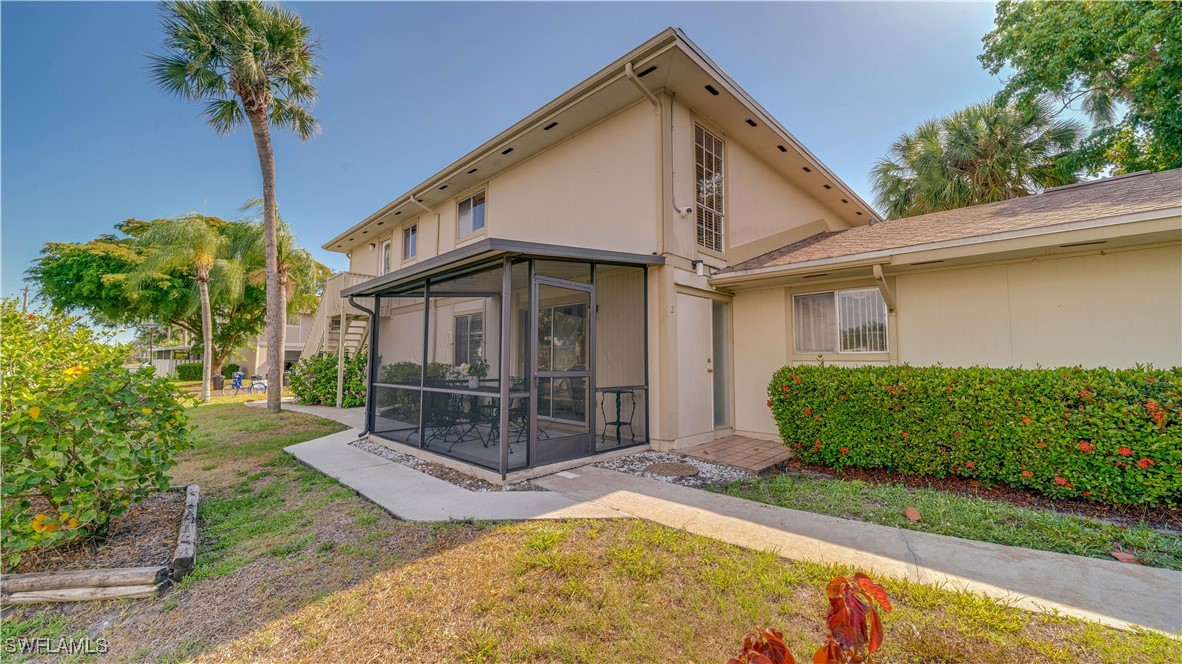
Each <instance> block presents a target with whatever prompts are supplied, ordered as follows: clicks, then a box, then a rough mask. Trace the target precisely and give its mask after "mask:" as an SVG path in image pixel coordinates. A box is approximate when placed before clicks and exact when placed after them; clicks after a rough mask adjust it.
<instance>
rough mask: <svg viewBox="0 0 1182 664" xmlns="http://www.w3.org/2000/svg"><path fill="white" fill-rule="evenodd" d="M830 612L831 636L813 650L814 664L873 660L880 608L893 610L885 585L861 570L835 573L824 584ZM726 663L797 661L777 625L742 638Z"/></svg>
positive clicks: (878, 639) (792, 663) (784, 663)
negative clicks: (740, 646)
mask: <svg viewBox="0 0 1182 664" xmlns="http://www.w3.org/2000/svg"><path fill="white" fill-rule="evenodd" d="M825 593H826V594H827V595H828V596H829V613H828V614H826V615H825V624H826V626H827V627H829V638H828V639H827V640H826V642H825V645H823V646H821V648H820V649H819V650H817V652H816V653H814V654H813V664H830V663H833V664H852V663H854V662H866V663H872V662H873V661H874V660H873V659H872V658H871V657H870V655H871V654H873V653H874V651H876V650H878V648H879V647H880V646H881V645H882V621H881V620H880V619H879V617H878V608H879V607H882V609H883V610H884V611H890V610H891V601H890V600H889V599H887V596H886V591H885V590H883V589H882V586H880V585H878V584H877V583H875V582H873V581H871V580H870V577H868V576H866V575H865V574H862V573H861V572H859V573H857V574H854V577H853V578H852V579H851V578H848V577H844V576H838V577H834V578H833V580H832V581H830V582H829V584H828V585H827V586H825ZM727 664H796V660H795V659H793V658H792V653H791V652H790V651H789V650H788V645H787V644H786V643H784V635H783V634H781V633H780V632H779V631H777V630H774V629H770V628H769V629H760V628H756V631H755V632H753V633H751V634H748V635H747V636H746V638H744V639H743V651H742V652H741V653H740V654H739V656H738V657H732V658H730V659H729V660H727Z"/></svg>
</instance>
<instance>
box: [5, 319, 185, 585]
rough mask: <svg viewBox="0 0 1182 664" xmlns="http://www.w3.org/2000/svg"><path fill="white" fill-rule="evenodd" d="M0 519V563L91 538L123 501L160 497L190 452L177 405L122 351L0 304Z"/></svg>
mask: <svg viewBox="0 0 1182 664" xmlns="http://www.w3.org/2000/svg"><path fill="white" fill-rule="evenodd" d="M0 326H2V327H0V355H3V357H4V362H3V365H2V366H0V456H2V457H3V459H4V482H3V488H2V489H0V493H2V499H3V500H2V502H3V510H2V514H0V525H2V534H0V541H2V542H3V549H2V552H3V556H4V563H5V565H6V566H7V567H9V568H11V567H13V566H15V565H16V564H17V563H19V562H20V552H22V551H26V550H28V549H29V548H31V547H36V546H51V545H54V544H57V543H60V542H63V541H66V540H72V539H76V538H79V537H89V536H101V535H103V534H105V533H106V531H107V528H108V525H109V523H110V520H111V518H113V517H115V516H118V515H120V514H122V513H123V512H125V511H126V510H127V509H128V506H129V505H130V504H131V503H133V502H139V501H140V500H143V499H144V498H145V497H147V496H149V495H151V494H153V493H155V492H157V491H163V490H165V489H167V488H168V484H169V480H168V470H169V469H170V468H171V467H172V466H173V459H174V457H175V455H176V454H177V452H179V451H181V450H182V449H184V448H186V447H187V446H188V445H189V435H188V429H187V426H188V419H187V416H186V414H185V409H184V406H183V402H184V395H183V394H182V393H181V392H180V391H179V390H178V389H177V388H176V386H175V385H174V383H173V382H172V381H171V380H169V379H168V378H166V377H164V376H157V375H156V374H155V372H154V371H153V370H152V369H151V368H150V367H145V368H141V369H139V370H138V371H135V372H132V371H129V370H127V369H126V368H124V366H123V363H124V362H125V360H126V359H127V357H128V354H129V352H130V351H129V349H128V347H127V346H119V345H115V344H112V343H105V342H106V341H109V340H108V339H106V338H104V337H100V336H99V335H97V334H96V333H94V332H92V331H91V330H90V329H88V328H86V327H85V326H83V325H82V324H81V323H79V322H78V321H77V320H76V319H74V318H68V317H65V316H61V315H57V314H50V315H42V314H22V313H21V312H20V311H19V309H18V307H17V305H16V302H15V300H12V299H4V300H3V301H0Z"/></svg>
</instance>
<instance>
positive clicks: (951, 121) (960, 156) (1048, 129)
mask: <svg viewBox="0 0 1182 664" xmlns="http://www.w3.org/2000/svg"><path fill="white" fill-rule="evenodd" d="M1083 131H1084V127H1083V124H1082V123H1080V122H1078V121H1075V120H1054V119H1053V112H1052V110H1051V109H1050V107H1049V105H1048V104H1046V103H1040V104H1038V105H1035V106H1034V107H1032V108H1030V109H1025V110H1020V109H1018V108H1014V107H1008V106H1002V105H999V104H996V103H993V102H984V103H980V104H974V105H973V106H969V107H968V108H965V109H962V110H959V111H956V112H955V113H952V114H951V115H948V116H946V117H943V118H938V119H934V120H928V121H926V122H924V123H922V124H920V125H919V126H918V127H916V128H915V130H914V131H912V132H910V133H905V134H903V135H902V136H900V137H899V138H898V139H896V140H895V142H894V143H892V144H891V149H890V152H889V153H888V154H887V156H886V157H885V158H883V159H881V160H879V162H878V163H877V164H876V165H875V167H874V172H873V180H874V191H875V194H876V197H877V201H876V202H877V203H878V206H879V208H880V209H881V210H883V211H885V213H886V216H887V217H888V218H890V219H898V218H900V217H910V216H914V215H917V214H927V213H929V212H940V211H943V210H952V209H955V208H960V207H965V206H969V205H979V204H981V203H992V202H994V201H1002V200H1006V199H1009V198H1016V197H1019V196H1026V195H1027V194H1031V193H1035V192H1038V191H1041V190H1042V189H1044V188H1046V187H1056V186H1060V185H1064V184H1071V183H1072V182H1076V181H1077V180H1078V172H1079V171H1078V169H1077V168H1076V167H1075V166H1074V163H1073V160H1072V159H1071V157H1072V154H1071V151H1072V150H1073V149H1074V148H1075V147H1076V145H1077V144H1078V143H1079V140H1080V137H1081V135H1082V134H1083Z"/></svg>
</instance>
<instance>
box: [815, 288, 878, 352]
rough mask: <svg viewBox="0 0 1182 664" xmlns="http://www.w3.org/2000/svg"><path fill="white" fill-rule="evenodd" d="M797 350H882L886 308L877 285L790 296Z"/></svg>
mask: <svg viewBox="0 0 1182 664" xmlns="http://www.w3.org/2000/svg"><path fill="white" fill-rule="evenodd" d="M792 328H793V329H792V336H793V345H794V347H795V349H796V352H797V353H885V352H887V309H886V302H885V301H883V299H882V293H880V292H879V291H878V289H877V288H857V289H851V290H839V291H827V292H824V293H806V294H802V295H794V296H792Z"/></svg>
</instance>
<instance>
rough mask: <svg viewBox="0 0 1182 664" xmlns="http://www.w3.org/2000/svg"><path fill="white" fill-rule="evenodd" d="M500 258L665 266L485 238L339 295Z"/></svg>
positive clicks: (654, 260) (636, 257) (653, 260)
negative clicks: (511, 257) (521, 257)
mask: <svg viewBox="0 0 1182 664" xmlns="http://www.w3.org/2000/svg"><path fill="white" fill-rule="evenodd" d="M503 256H523V257H526V256H528V257H533V258H552V259H557V260H580V261H590V262H595V263H612V264H617V265H664V263H665V258H664V257H662V256H656V255H651V254H631V253H627V252H623V251H601V250H596V249H581V248H578V247H566V246H562V245H557V244H542V243H539V242H522V241H518V240H503V239H500V238H485V239H483V240H480V241H479V242H474V243H472V244H469V245H465V246H463V247H460V248H459V249H454V250H452V251H449V252H447V253H444V254H440V255H438V256H435V257H433V258H428V259H426V260H424V261H422V262H421V263H416V264H414V265H411V266H409V267H405V268H403V269H401V270H395V271H394V272H391V273H389V274H384V275H382V276H380V277H376V278H374V279H370V280H369V281H366V282H364V283H360V284H357V285H356V286H351V287H349V288H346V289H345V290H343V291H341V296H342V297H351V296H369V295H376V294H379V293H382V292H384V291H389V290H393V289H397V288H398V287H400V286H404V285H408V284H413V283H417V282H420V281H422V280H424V279H427V278H429V277H435V276H442V275H444V274H446V273H449V272H453V271H456V270H459V269H462V268H465V267H469V266H472V265H477V264H480V263H486V262H488V261H489V259H492V258H497V257H503Z"/></svg>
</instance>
